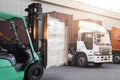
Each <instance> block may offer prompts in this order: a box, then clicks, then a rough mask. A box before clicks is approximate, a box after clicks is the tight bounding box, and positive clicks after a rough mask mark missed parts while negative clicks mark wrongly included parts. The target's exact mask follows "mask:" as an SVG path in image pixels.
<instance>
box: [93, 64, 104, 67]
mask: <svg viewBox="0 0 120 80" xmlns="http://www.w3.org/2000/svg"><path fill="white" fill-rule="evenodd" d="M102 64H103V63H94V65H95V66H96V67H100V66H102Z"/></svg>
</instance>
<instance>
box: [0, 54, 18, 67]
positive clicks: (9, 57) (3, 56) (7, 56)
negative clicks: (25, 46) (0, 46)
mask: <svg viewBox="0 0 120 80" xmlns="http://www.w3.org/2000/svg"><path fill="white" fill-rule="evenodd" d="M0 59H6V60H9V61H10V62H11V64H12V65H15V64H16V59H15V57H14V55H12V54H7V53H2V54H0Z"/></svg>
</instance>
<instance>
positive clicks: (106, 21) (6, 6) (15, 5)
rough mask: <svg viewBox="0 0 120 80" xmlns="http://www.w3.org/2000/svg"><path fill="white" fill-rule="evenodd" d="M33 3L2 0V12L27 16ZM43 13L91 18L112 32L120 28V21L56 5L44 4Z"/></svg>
mask: <svg viewBox="0 0 120 80" xmlns="http://www.w3.org/2000/svg"><path fill="white" fill-rule="evenodd" d="M32 2H36V1H31V0H0V11H8V12H11V13H16V14H20V15H23V16H26V15H27V13H26V12H25V11H24V9H25V8H26V7H27V6H28V5H29V4H30V3H32ZM42 6H43V12H50V11H57V12H62V13H67V14H72V15H73V16H74V20H76V19H86V18H91V19H95V20H101V21H102V25H103V26H105V28H106V29H108V30H110V29H111V26H113V25H116V26H120V21H119V20H117V19H113V18H109V17H105V16H100V15H96V14H93V13H87V12H84V11H78V10H73V9H70V8H64V7H59V6H56V5H51V4H47V3H43V4H42Z"/></svg>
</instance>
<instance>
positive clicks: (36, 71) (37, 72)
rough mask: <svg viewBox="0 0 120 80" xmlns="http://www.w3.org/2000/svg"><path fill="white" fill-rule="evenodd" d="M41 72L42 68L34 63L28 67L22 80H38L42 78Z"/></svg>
mask: <svg viewBox="0 0 120 80" xmlns="http://www.w3.org/2000/svg"><path fill="white" fill-rule="evenodd" d="M43 72H44V69H43V66H42V65H40V64H39V63H34V64H32V65H31V66H30V67H28V69H27V71H26V73H25V79H24V80H39V79H40V78H41V77H42V75H43Z"/></svg>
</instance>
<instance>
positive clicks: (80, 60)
mask: <svg viewBox="0 0 120 80" xmlns="http://www.w3.org/2000/svg"><path fill="white" fill-rule="evenodd" d="M78 26H79V30H78V34H77V43H76V49H75V53H73V54H69V62H74V63H75V64H76V65H77V66H81V67H87V66H88V64H89V63H93V64H94V65H95V66H98V67H99V66H101V65H102V64H103V63H106V62H112V47H111V42H110V37H109V33H108V32H107V31H106V29H105V28H104V27H103V26H100V25H98V24H96V23H91V22H87V21H79V25H78Z"/></svg>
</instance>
